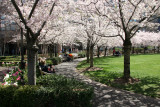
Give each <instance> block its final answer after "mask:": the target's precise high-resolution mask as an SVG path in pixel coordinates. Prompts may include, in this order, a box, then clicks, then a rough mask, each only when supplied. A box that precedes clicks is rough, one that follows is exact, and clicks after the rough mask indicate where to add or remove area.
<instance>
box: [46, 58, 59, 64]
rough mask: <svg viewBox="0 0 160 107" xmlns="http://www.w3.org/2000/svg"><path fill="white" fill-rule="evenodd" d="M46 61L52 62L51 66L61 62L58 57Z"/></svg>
mask: <svg viewBox="0 0 160 107" xmlns="http://www.w3.org/2000/svg"><path fill="white" fill-rule="evenodd" d="M47 60H51V61H52V65H58V64H59V63H61V62H62V61H61V58H60V57H54V58H49V59H47ZM48 62H49V61H48Z"/></svg>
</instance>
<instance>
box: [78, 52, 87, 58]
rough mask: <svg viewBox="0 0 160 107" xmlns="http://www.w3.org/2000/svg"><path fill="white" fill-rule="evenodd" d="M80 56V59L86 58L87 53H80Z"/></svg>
mask: <svg viewBox="0 0 160 107" xmlns="http://www.w3.org/2000/svg"><path fill="white" fill-rule="evenodd" d="M78 56H79V57H80V58H84V57H86V53H85V52H79V53H78Z"/></svg>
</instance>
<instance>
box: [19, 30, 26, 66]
mask: <svg viewBox="0 0 160 107" xmlns="http://www.w3.org/2000/svg"><path fill="white" fill-rule="evenodd" d="M20 68H21V69H25V61H24V46H23V28H21V64H20Z"/></svg>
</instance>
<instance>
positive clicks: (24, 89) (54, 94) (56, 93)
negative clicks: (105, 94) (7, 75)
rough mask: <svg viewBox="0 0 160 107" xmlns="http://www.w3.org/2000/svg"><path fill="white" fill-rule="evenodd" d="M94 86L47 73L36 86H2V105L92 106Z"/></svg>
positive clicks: (34, 106) (6, 106)
mask: <svg viewBox="0 0 160 107" xmlns="http://www.w3.org/2000/svg"><path fill="white" fill-rule="evenodd" d="M92 96H93V88H92V87H90V86H87V85H85V84H84V83H81V82H78V81H76V80H74V79H67V78H65V77H63V76H57V75H45V76H41V77H40V78H38V79H37V85H36V86H29V85H24V86H3V85H1V86H0V104H1V107H12V106H17V107H91V103H90V100H91V98H92Z"/></svg>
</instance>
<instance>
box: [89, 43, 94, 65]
mask: <svg viewBox="0 0 160 107" xmlns="http://www.w3.org/2000/svg"><path fill="white" fill-rule="evenodd" d="M93 48H94V45H91V46H90V67H93Z"/></svg>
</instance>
